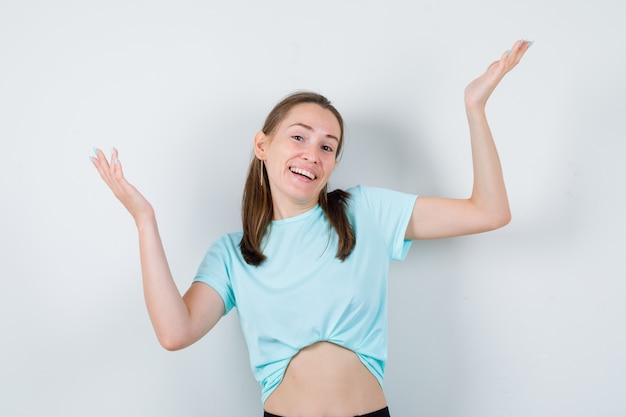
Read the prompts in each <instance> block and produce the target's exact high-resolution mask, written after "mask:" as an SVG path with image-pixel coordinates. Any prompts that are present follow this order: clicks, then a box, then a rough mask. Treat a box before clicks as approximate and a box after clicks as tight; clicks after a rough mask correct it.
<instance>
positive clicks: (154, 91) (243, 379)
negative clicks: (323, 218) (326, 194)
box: [0, 0, 626, 417]
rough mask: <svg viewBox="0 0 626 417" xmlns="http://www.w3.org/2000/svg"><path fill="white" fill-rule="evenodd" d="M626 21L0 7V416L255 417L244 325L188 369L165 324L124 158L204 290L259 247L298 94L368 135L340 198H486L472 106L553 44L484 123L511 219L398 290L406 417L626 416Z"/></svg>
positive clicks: (392, 363)
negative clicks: (273, 117)
mask: <svg viewBox="0 0 626 417" xmlns="http://www.w3.org/2000/svg"><path fill="white" fill-rule="evenodd" d="M623 16H624V6H623V3H622V2H618V1H617V0H615V1H611V0H599V1H594V2H570V1H565V0H559V1H552V2H549V1H548V2H546V1H537V0H531V1H527V2H517V1H516V2H513V1H487V0H484V1H470V2H468V1H462V0H454V1H448V2H438V1H422V2H413V1H408V0H391V1H390V0H387V1H384V2H383V1H338V0H332V1H327V0H317V1H315V2H298V1H286V0H285V1H278V0H270V1H263V2H261V1H251V0H250V1H231V2H225V1H219V2H218V1H191V0H182V1H180V0H179V1H154V2H149V1H136V0H131V1H119V0H109V1H93V2H85V1H83V2H81V1H70V0H58V1H54V2H46V1H15V0H2V1H1V2H0V140H1V143H2V148H1V153H0V154H1V155H2V162H1V163H0V190H1V195H2V197H1V198H2V202H1V204H0V260H1V261H0V331H1V333H0V335H1V343H0V415H2V416H7V417H20V416H65V417H70V416H94V417H96V416H110V415H116V416H152V417H157V416H210V415H220V416H233V417H238V416H255V415H257V416H259V415H261V403H260V389H259V387H258V386H257V383H256V381H254V379H253V378H252V374H251V371H250V369H249V364H248V357H247V351H246V347H245V344H244V342H243V338H242V336H241V332H240V329H239V324H238V321H237V316H236V313H231V314H230V315H228V316H227V317H226V318H224V319H223V320H222V321H221V322H220V323H219V324H218V326H217V327H216V328H215V329H214V330H213V331H212V332H211V333H210V334H209V335H208V336H207V337H205V338H203V339H202V340H201V341H199V342H198V343H197V344H195V345H193V346H191V347H190V348H188V349H185V350H182V351H179V352H174V353H172V352H167V351H165V350H163V349H162V348H161V347H160V346H159V344H158V342H157V340H156V338H155V336H154V334H153V331H152V328H151V325H150V322H149V319H148V315H147V313H146V310H145V306H144V301H143V295H142V288H141V279H140V269H139V258H138V249H137V233H136V230H135V227H134V223H133V221H132V219H131V217H130V216H129V215H128V213H126V212H125V210H124V208H123V207H122V206H121V204H119V202H118V201H116V200H115V198H114V197H113V195H112V194H111V192H110V191H109V190H108V189H107V188H106V186H105V184H104V183H103V182H102V181H101V180H100V178H99V176H98V174H97V172H96V170H95V169H94V167H93V166H92V165H91V163H90V161H89V159H88V157H89V155H90V154H91V152H92V148H93V147H94V146H98V147H101V148H102V149H104V150H105V152H109V150H110V149H111V147H112V146H115V147H116V148H118V149H119V151H120V160H121V161H122V163H123V166H124V169H125V173H126V176H127V178H128V179H129V180H130V181H131V182H132V183H133V184H135V185H136V186H137V187H138V188H139V189H140V190H141V191H142V192H143V193H144V194H145V195H146V196H147V197H148V198H149V200H150V201H151V202H152V203H153V205H154V206H155V208H156V211H157V216H158V219H159V224H160V228H161V233H162V238H163V241H164V243H165V248H166V252H167V254H168V258H169V262H170V266H171V269H172V271H173V273H174V276H175V279H176V282H177V284H178V286H179V288H180V289H181V291H185V290H186V289H187V287H188V286H189V284H190V282H191V280H192V278H193V276H194V274H195V271H196V268H197V266H198V265H199V263H200V261H201V259H202V256H203V254H204V252H205V251H206V249H207V248H208V246H209V244H210V243H211V242H212V241H213V240H214V239H216V238H218V237H219V236H220V235H221V234H223V233H226V232H228V231H232V230H235V229H238V228H239V227H240V220H239V202H240V197H241V191H242V187H243V180H244V176H245V171H246V169H247V164H248V161H249V158H250V154H251V145H252V139H253V136H254V134H255V133H256V131H257V130H258V129H260V127H261V124H262V122H263V119H264V117H265V115H266V114H267V112H268V111H269V110H270V109H271V107H272V106H273V105H274V104H275V103H276V102H277V101H279V100H280V99H281V98H282V97H283V96H285V95H286V94H288V93H290V92H292V91H295V90H300V89H310V90H314V91H318V92H321V93H323V94H325V95H326V96H328V97H329V98H330V99H331V100H332V101H333V102H334V103H335V104H336V105H337V107H338V108H339V109H340V110H341V111H342V113H343V115H344V117H345V119H346V122H347V138H346V139H347V142H346V149H345V155H344V158H343V160H342V161H341V163H340V165H339V166H338V168H337V171H336V173H335V176H334V178H333V179H332V180H331V186H332V187H348V186H351V185H355V184H358V183H362V184H367V185H372V186H383V187H388V188H393V189H397V190H400V191H406V192H412V193H417V194H421V195H439V196H448V197H466V196H468V195H469V193H470V190H471V181H472V171H471V159H470V149H469V139H468V132H467V124H466V120H465V113H464V108H463V89H464V87H465V85H466V84H467V83H469V81H471V80H472V79H473V78H475V77H476V76H478V75H480V74H481V73H482V71H483V70H484V69H485V68H486V67H487V66H488V65H489V64H490V63H491V62H492V61H494V60H496V59H498V58H499V57H500V55H501V54H502V53H503V52H504V51H505V50H506V49H508V48H509V47H510V46H511V45H512V44H513V42H514V41H515V40H517V39H519V38H526V39H533V40H535V44H534V46H533V47H532V48H531V49H530V51H529V52H528V54H527V55H526V57H525V58H524V59H523V61H522V63H521V64H520V65H519V66H518V67H517V68H516V69H515V70H514V71H513V72H512V73H510V74H509V75H507V77H506V78H505V79H504V81H503V82H502V84H501V85H500V87H499V88H498V90H496V92H495V93H494V95H493V96H492V98H491V100H490V102H489V104H488V108H487V112H488V117H489V120H490V123H491V127H492V130H493V133H494V136H495V139H496V142H497V145H498V148H499V151H500V156H501V160H502V164H503V167H504V173H505V178H506V181H507V187H508V191H509V197H510V202H511V207H512V212H513V220H512V222H511V224H510V225H508V226H507V227H505V228H503V229H500V230H498V231H495V232H491V233H487V234H482V235H475V236H467V237H461V238H454V239H446V240H438V241H420V242H415V243H414V244H413V247H412V250H411V252H410V253H409V256H408V258H407V259H406V260H405V261H404V262H398V263H394V264H393V265H392V268H391V271H390V281H389V299H390V308H389V320H390V337H389V355H390V358H389V362H388V368H387V373H386V379H385V391H386V394H387V397H388V401H389V406H390V409H391V412H392V414H393V415H394V416H396V417H397V416H429V417H436V416H442V417H443V416H445V417H454V416H464V417H473V416H476V417H478V416H481V417H482V416H510V417H518V416H519V417H522V416H546V417H547V416H568V417H574V416H581V417H582V416H585V417H588V416H607V417H609V416H610V417H615V416H619V415H626V396H625V395H624V393H625V392H626V358H625V352H626V306H625V303H624V299H625V298H624V294H625V293H626V283H625V282H626V280H625V278H626V266H625V262H624V254H625V252H626V251H625V250H624V249H625V248H626V220H625V216H624V213H625V212H626V196H625V195H624V192H623V190H624V186H623V182H624V179H626V168H625V166H626V165H625V164H624V155H625V154H626V141H625V135H624V122H623V120H624V114H626V104H625V103H626V100H624V97H625V92H626V88H625V87H626V81H625V77H624V74H626V60H625V57H624V48H623V45H622V41H623V39H624V38H625V36H624V35H626V31H625V30H624V29H623Z"/></svg>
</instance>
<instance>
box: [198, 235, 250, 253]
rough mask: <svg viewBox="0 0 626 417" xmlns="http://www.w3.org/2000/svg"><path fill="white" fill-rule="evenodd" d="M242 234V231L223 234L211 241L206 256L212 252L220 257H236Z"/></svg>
mask: <svg viewBox="0 0 626 417" xmlns="http://www.w3.org/2000/svg"><path fill="white" fill-rule="evenodd" d="M242 236H243V231H237V232H232V233H225V234H223V235H222V236H220V237H219V238H218V239H216V240H214V241H213V242H212V243H211V245H210V246H209V249H208V250H207V256H208V255H211V254H212V255H213V256H216V255H217V256H219V257H221V258H233V257H237V256H238V255H239V254H240V250H239V243H240V242H241V237H242Z"/></svg>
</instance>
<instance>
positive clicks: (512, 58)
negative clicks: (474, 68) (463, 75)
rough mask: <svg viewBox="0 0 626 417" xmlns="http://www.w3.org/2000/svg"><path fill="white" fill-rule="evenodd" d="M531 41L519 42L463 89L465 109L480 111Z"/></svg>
mask: <svg viewBox="0 0 626 417" xmlns="http://www.w3.org/2000/svg"><path fill="white" fill-rule="evenodd" d="M531 45H532V42H531V41H526V40H523V39H522V40H519V41H517V42H515V44H513V47H512V48H511V49H509V50H508V51H506V52H504V54H502V57H500V59H499V60H498V61H495V62H493V63H492V64H491V65H489V67H488V68H487V70H486V71H485V72H484V73H483V74H482V75H481V76H480V77H478V78H476V79H475V80H474V81H472V82H471V83H469V84H468V85H467V87H466V88H465V107H466V108H467V109H474V108H479V109H482V108H484V107H485V105H486V104H487V99H489V96H491V93H493V90H495V88H496V87H497V85H498V84H499V83H500V81H501V80H502V78H504V76H505V75H506V74H507V73H508V72H509V71H511V70H512V69H513V68H515V66H516V65H517V64H518V63H519V62H520V60H521V59H522V57H523V56H524V54H525V53H526V51H527V50H528V48H530V46H531Z"/></svg>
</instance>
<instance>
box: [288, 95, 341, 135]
mask: <svg viewBox="0 0 626 417" xmlns="http://www.w3.org/2000/svg"><path fill="white" fill-rule="evenodd" d="M294 125H304V126H308V127H310V128H311V129H313V130H314V131H317V132H319V133H321V134H324V135H330V136H334V137H336V138H340V137H341V126H340V125H339V121H338V120H337V117H335V115H334V114H333V113H332V112H331V111H330V110H328V109H325V108H323V107H321V106H320V105H318V104H315V103H300V104H296V105H295V106H293V107H292V108H291V109H290V110H289V112H288V113H287V115H286V116H285V118H284V119H283V121H282V122H281V127H283V128H289V127H291V126H294Z"/></svg>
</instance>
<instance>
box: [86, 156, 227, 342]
mask: <svg viewBox="0 0 626 417" xmlns="http://www.w3.org/2000/svg"><path fill="white" fill-rule="evenodd" d="M91 160H92V162H93V164H94V165H95V166H96V168H97V169H98V172H99V173H100V176H101V177H102V179H103V180H104V182H105V183H106V184H107V185H108V186H109V188H110V189H111V191H113V194H115V196H116V197H117V198H118V200H120V202H121V203H122V204H123V205H124V207H126V209H127V210H128V211H129V213H130V214H131V215H132V216H133V219H134V220H135V224H136V225H137V230H138V232H139V253H140V259H141V274H142V279H143V289H144V297H145V300H146V306H147V308H148V314H149V315H150V320H151V321H152V326H153V327H154V330H155V332H156V335H157V338H158V339H159V343H161V345H162V346H163V347H164V348H166V349H168V350H176V349H182V348H184V347H186V346H189V345H190V344H192V343H194V342H195V341H197V340H198V339H200V338H201V337H202V336H203V335H205V334H206V333H207V332H208V331H209V330H211V328H213V326H214V325H215V324H216V323H217V321H218V320H219V319H220V318H221V317H222V315H223V314H224V302H223V301H222V298H221V297H220V296H219V294H218V293H217V292H216V291H215V290H214V289H213V288H211V287H209V286H208V285H204V284H193V285H192V286H191V287H190V288H189V290H188V291H187V293H186V294H185V296H184V297H181V295H180V292H179V291H178V288H177V287H176V284H175V282H174V279H173V278H172V274H171V272H170V268H169V265H168V263H167V257H166V256H165V251H164V249H163V244H162V242H161V236H160V234H159V230H158V227H157V222H156V216H155V213H154V209H153V208H152V205H151V204H150V203H149V202H148V200H146V198H145V197H144V196H143V195H142V194H141V193H140V192H139V191H138V190H137V189H136V188H135V187H134V186H132V185H131V184H130V183H129V182H128V181H127V180H126V178H124V174H123V172H122V164H121V163H120V162H119V160H118V152H117V150H113V154H112V156H111V162H110V163H109V161H107V159H106V157H105V156H104V154H103V153H102V151H101V150H96V156H95V157H92V158H91Z"/></svg>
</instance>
